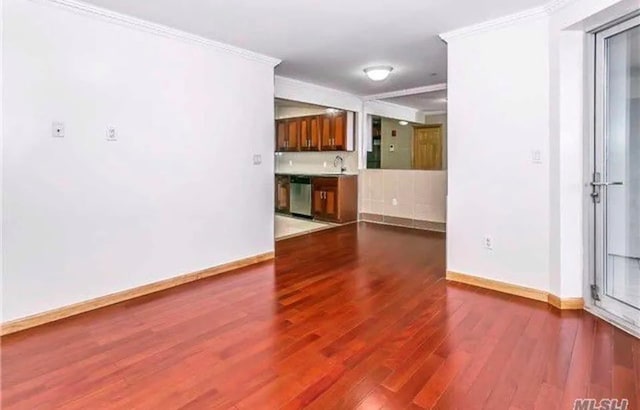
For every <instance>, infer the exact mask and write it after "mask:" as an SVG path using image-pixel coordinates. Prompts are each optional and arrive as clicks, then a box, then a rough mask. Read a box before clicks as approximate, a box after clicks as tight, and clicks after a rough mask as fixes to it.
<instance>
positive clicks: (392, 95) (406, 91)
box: [362, 83, 447, 101]
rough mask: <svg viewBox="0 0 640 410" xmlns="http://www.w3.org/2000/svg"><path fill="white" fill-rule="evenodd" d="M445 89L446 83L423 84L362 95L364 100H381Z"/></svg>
mask: <svg viewBox="0 0 640 410" xmlns="http://www.w3.org/2000/svg"><path fill="white" fill-rule="evenodd" d="M446 89H447V83H440V84H433V85H425V86H422V87H415V88H407V89H404V90H398V91H390V92H387V93H381V94H373V95H367V96H364V97H362V99H363V100H365V101H371V100H382V99H386V98H395V97H404V96H407V95H416V94H426V93H431V92H434V91H442V90H446Z"/></svg>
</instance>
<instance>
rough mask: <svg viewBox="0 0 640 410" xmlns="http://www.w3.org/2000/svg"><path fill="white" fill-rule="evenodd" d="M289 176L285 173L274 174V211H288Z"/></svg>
mask: <svg viewBox="0 0 640 410" xmlns="http://www.w3.org/2000/svg"><path fill="white" fill-rule="evenodd" d="M290 188H291V186H290V184H289V177H288V176H286V175H277V176H276V192H275V195H276V198H275V204H276V207H275V208H276V212H285V213H288V212H289V207H290V204H289V193H290Z"/></svg>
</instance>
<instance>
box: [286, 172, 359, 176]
mask: <svg viewBox="0 0 640 410" xmlns="http://www.w3.org/2000/svg"><path fill="white" fill-rule="evenodd" d="M276 175H300V176H305V177H341V176H342V177H354V176H357V175H358V174H357V173H353V172H343V173H339V172H324V173H323V172H276Z"/></svg>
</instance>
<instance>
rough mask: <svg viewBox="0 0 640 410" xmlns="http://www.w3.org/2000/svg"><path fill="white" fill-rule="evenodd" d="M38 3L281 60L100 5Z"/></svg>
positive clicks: (57, 0)
mask: <svg viewBox="0 0 640 410" xmlns="http://www.w3.org/2000/svg"><path fill="white" fill-rule="evenodd" d="M31 1H34V2H38V3H48V4H50V5H54V6H57V7H60V8H64V9H66V10H69V11H72V12H74V13H78V14H83V15H89V16H92V17H97V18H99V19H101V20H104V21H107V22H110V23H115V24H120V25H123V26H126V27H129V28H133V29H137V30H141V31H145V32H147V33H152V34H157V35H160V36H164V37H169V38H174V39H177V40H181V41H184V42H187V43H192V44H197V45H201V46H205V47H211V48H214V49H216V50H219V51H224V52H227V53H231V54H235V55H238V56H240V57H243V58H246V59H248V60H252V61H256V62H259V63H264V64H268V65H271V66H273V67H275V66H276V65H278V64H280V62H281V60H279V59H277V58H273V57H269V56H266V55H263V54H259V53H255V52H253V51H249V50H245V49H243V48H239V47H235V46H232V45H229V44H224V43H220V42H218V41H214V40H210V39H208V38H205V37H201V36H197V35H195V34H190V33H187V32H185V31H182V30H177V29H174V28H171V27H168V26H164V25H162V24H157V23H151V22H149V21H146V20H142V19H139V18H135V17H131V16H128V15H125V14H121V13H116V12H114V11H111V10H107V9H104V8H102V7H96V6H93V5H89V4H87V3H83V2H80V1H76V0H31Z"/></svg>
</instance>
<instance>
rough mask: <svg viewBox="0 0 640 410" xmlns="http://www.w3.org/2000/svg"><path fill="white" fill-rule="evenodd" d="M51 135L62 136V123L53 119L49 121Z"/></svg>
mask: <svg viewBox="0 0 640 410" xmlns="http://www.w3.org/2000/svg"><path fill="white" fill-rule="evenodd" d="M51 136H52V137H54V138H64V123H63V122H57V121H54V122H53V123H51Z"/></svg>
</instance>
